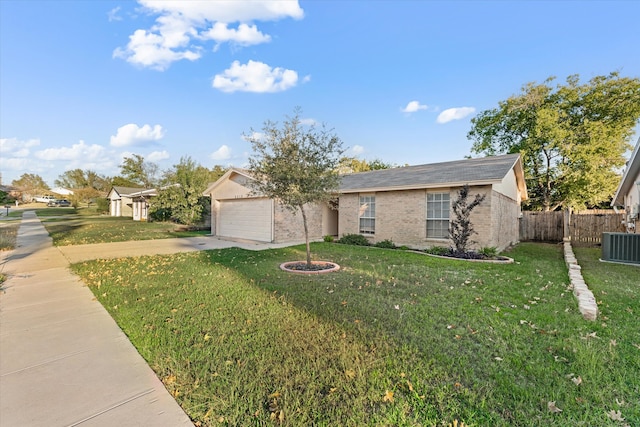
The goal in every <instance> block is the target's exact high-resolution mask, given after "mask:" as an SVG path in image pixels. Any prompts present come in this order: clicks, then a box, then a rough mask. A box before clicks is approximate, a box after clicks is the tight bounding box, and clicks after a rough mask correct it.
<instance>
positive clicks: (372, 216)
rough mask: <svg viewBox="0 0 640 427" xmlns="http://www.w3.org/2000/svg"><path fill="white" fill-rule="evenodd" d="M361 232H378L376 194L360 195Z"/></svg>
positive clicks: (359, 215)
mask: <svg viewBox="0 0 640 427" xmlns="http://www.w3.org/2000/svg"><path fill="white" fill-rule="evenodd" d="M358 217H359V218H360V234H376V196H374V195H368V196H360V209H359V210H358Z"/></svg>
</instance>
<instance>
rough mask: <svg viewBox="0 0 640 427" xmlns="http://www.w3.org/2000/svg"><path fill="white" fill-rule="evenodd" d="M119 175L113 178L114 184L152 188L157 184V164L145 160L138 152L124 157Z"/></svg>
mask: <svg viewBox="0 0 640 427" xmlns="http://www.w3.org/2000/svg"><path fill="white" fill-rule="evenodd" d="M120 175H121V176H120V177H117V179H114V182H117V184H115V183H114V185H123V184H128V185H131V184H134V185H141V186H143V187H144V188H153V187H155V186H156V185H157V183H158V182H157V181H158V180H157V175H158V165H157V164H155V163H153V162H149V161H146V160H145V159H144V157H142V156H141V155H139V154H132V155H131V157H125V158H124V159H123V160H122V164H121V165H120Z"/></svg>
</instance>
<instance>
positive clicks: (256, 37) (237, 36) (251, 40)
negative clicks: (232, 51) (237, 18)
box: [200, 22, 271, 50]
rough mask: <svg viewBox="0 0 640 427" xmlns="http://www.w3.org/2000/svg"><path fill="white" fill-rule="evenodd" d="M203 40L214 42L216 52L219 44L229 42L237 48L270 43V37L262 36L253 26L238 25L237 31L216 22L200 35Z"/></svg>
mask: <svg viewBox="0 0 640 427" xmlns="http://www.w3.org/2000/svg"><path fill="white" fill-rule="evenodd" d="M200 37H201V38H202V39H204V40H214V41H215V42H216V43H217V45H216V47H215V49H214V50H218V47H219V46H220V44H221V43H224V42H229V43H232V44H234V45H237V46H251V45H256V44H261V43H268V42H270V41H271V36H270V35H268V34H262V33H261V32H260V31H259V30H258V27H256V26H255V25H251V26H249V25H247V24H240V25H238V28H237V29H233V28H229V27H228V24H225V23H222V22H216V23H215V24H213V27H211V28H210V29H209V30H207V31H206V32H203V33H201V34H200Z"/></svg>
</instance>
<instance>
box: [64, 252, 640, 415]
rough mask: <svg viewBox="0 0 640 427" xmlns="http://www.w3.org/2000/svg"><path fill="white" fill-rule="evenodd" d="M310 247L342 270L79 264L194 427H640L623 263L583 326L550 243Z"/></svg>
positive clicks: (173, 261) (216, 257) (210, 258)
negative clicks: (477, 248) (457, 256)
mask: <svg viewBox="0 0 640 427" xmlns="http://www.w3.org/2000/svg"><path fill="white" fill-rule="evenodd" d="M576 252H577V254H578V257H581V256H582V254H581V253H580V252H579V251H576ZM313 253H314V257H315V258H316V259H322V260H331V261H334V262H337V263H339V264H340V265H341V266H342V270H340V271H339V272H337V273H331V274H326V275H317V276H304V275H295V274H290V273H285V272H282V271H280V270H278V265H279V264H280V263H281V262H284V261H292V260H296V259H304V254H305V253H304V248H303V247H302V246H298V247H294V248H286V249H279V250H270V251H263V252H252V251H246V250H241V249H235V248H234V249H225V250H217V251H205V252H197V253H183V254H176V255H171V256H153V257H138V258H129V259H122V260H109V261H92V262H86V263H82V264H76V265H74V266H73V269H74V270H75V271H76V272H77V273H78V274H79V275H80V276H81V277H82V278H83V280H84V281H85V283H87V284H88V285H89V286H90V288H91V289H92V291H93V292H94V294H95V295H96V297H97V298H98V299H99V300H100V302H101V303H102V304H103V305H104V306H105V308H106V309H107V310H108V311H109V312H110V313H111V315H112V316H113V317H114V319H115V320H116V321H117V322H118V324H119V325H120V327H121V328H122V329H123V330H124V332H125V333H126V334H127V335H128V336H129V338H130V339H131V341H132V342H133V344H134V345H135V346H136V347H137V348H138V351H139V352H140V353H141V354H142V355H143V357H144V358H145V359H146V360H147V361H148V362H149V364H150V366H151V367H152V368H153V369H154V370H155V371H156V373H157V374H158V376H159V378H161V379H162V381H163V382H164V384H165V386H166V387H167V389H168V390H169V391H170V392H171V393H172V395H173V396H175V397H176V399H177V401H178V402H179V403H180V405H181V406H182V407H183V408H184V409H185V411H186V412H187V413H188V414H189V416H190V417H191V418H192V419H193V420H194V422H195V423H196V424H197V425H202V426H214V425H215V426H217V425H233V426H235V425H289V426H310V425H313V426H336V425H340V426H363V425H368V426H447V425H449V424H453V423H454V421H455V420H458V421H460V422H464V423H465V425H466V426H539V425H551V426H567V425H584V426H592V425H598V426H624V425H627V424H628V425H639V424H640V399H639V397H638V396H640V366H639V363H640V362H639V361H640V336H639V335H638V330H637V314H638V313H640V300H639V299H638V290H637V286H638V280H637V279H638V277H637V276H632V275H631V274H632V273H636V272H637V271H638V270H624V268H630V269H632V268H633V267H625V266H622V267H623V270H621V271H622V274H620V275H619V276H616V280H615V281H611V282H609V283H603V284H602V288H600V286H601V285H599V284H598V285H596V291H595V293H597V294H598V295H597V297H598V301H599V303H600V307H601V308H602V310H603V315H604V316H605V317H604V318H602V319H599V320H598V321H596V322H588V321H585V320H583V319H582V317H581V315H580V313H579V311H578V308H577V302H576V300H575V298H574V297H573V294H572V292H571V290H570V289H568V279H567V270H566V267H565V265H564V262H563V260H562V248H561V246H560V245H545V244H521V245H520V246H519V247H518V248H516V249H515V250H513V251H512V252H510V253H508V254H507V255H508V256H511V257H513V258H514V259H515V260H516V263H514V264H510V265H492V264H484V263H480V264H478V263H469V262H465V261H459V260H443V259H436V258H431V257H428V256H425V255H420V254H415V253H408V252H403V251H397V250H384V249H377V248H367V247H355V246H345V245H338V244H330V243H318V244H314V245H313ZM583 273H584V275H585V278H587V281H588V280H589V279H588V277H589V273H588V268H585V271H583ZM634 286H635V288H634ZM601 291H604V292H601ZM622 298H624V300H621V299H622ZM605 308H606V309H605ZM634 319H635V320H634ZM622 419H624V421H622ZM458 425H460V424H458Z"/></svg>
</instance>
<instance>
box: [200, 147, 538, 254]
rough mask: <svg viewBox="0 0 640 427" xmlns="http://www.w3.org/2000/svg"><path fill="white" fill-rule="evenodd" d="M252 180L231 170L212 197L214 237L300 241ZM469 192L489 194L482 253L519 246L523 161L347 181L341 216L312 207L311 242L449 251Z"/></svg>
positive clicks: (287, 215) (478, 217)
mask: <svg viewBox="0 0 640 427" xmlns="http://www.w3.org/2000/svg"><path fill="white" fill-rule="evenodd" d="M251 179H252V178H251V176H250V174H249V172H247V171H245V170H241V169H230V170H229V171H227V173H225V175H224V176H222V177H221V178H220V179H219V180H218V181H216V182H215V183H213V184H211V185H210V186H209V188H207V190H206V191H205V192H204V194H205V195H208V196H211V215H212V219H211V232H212V234H213V235H216V236H220V237H228V238H239V239H249V240H258V241H267V242H289V241H300V240H302V239H303V238H304V231H303V229H302V219H301V218H300V215H299V214H298V213H295V214H294V213H291V212H289V211H287V210H286V209H285V208H284V207H282V205H280V203H278V202H277V201H274V200H271V199H268V198H266V197H261V196H259V195H255V194H253V193H252V191H251V186H250V180H251ZM465 184H468V185H469V186H470V189H471V194H472V195H475V194H477V193H479V194H486V198H485V200H484V201H483V202H482V203H481V204H480V205H479V206H478V207H477V208H476V209H475V210H474V211H473V214H472V218H471V221H472V224H473V226H474V228H475V230H476V232H477V234H476V235H474V236H473V240H475V241H476V242H477V243H476V245H475V247H485V246H493V247H496V248H498V249H499V250H502V249H504V248H506V247H508V246H509V245H511V244H513V243H516V242H517V241H518V233H519V232H518V225H519V223H518V219H519V217H520V202H521V201H523V200H526V199H527V189H526V184H525V180H524V173H523V169H522V162H521V160H520V155H518V154H509V155H503V156H494V157H484V158H478V159H465V160H458V161H452V162H444V163H433V164H427V165H419V166H406V167H400V168H392V169H385V170H377V171H370V172H361V173H354V174H348V175H343V176H342V182H341V185H340V191H339V194H338V195H337V208H338V209H337V210H336V209H332V208H331V207H329V206H319V205H317V206H309V207H308V209H307V212H308V219H309V221H308V222H309V235H310V238H312V239H318V238H321V237H322V236H324V235H335V236H342V235H344V234H362V235H364V236H366V237H367V238H369V239H370V240H371V242H372V243H375V242H379V241H381V240H386V239H390V240H392V241H393V242H394V243H396V244H398V245H407V246H410V247H414V248H425V247H430V246H448V245H449V244H450V242H449V239H448V227H449V221H450V219H451V218H450V217H451V214H450V205H451V201H452V200H454V199H455V197H457V191H458V190H459V189H460V188H461V187H462V186H463V185H465Z"/></svg>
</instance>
